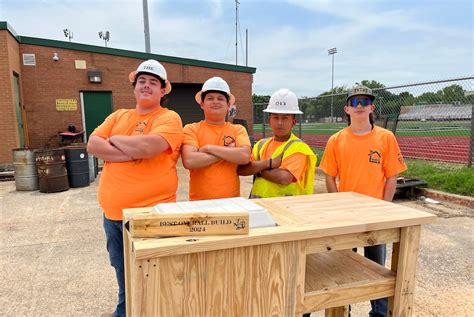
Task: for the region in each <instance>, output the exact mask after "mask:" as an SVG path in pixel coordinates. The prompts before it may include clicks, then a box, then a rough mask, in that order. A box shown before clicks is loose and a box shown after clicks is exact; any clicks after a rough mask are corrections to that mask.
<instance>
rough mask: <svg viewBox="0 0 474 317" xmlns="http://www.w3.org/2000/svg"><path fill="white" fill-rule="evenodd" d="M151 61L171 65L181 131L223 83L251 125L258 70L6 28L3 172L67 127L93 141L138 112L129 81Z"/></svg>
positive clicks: (0, 39)
mask: <svg viewBox="0 0 474 317" xmlns="http://www.w3.org/2000/svg"><path fill="white" fill-rule="evenodd" d="M146 59H156V60H158V61H160V62H161V63H162V64H163V65H164V66H165V68H166V70H167V72H168V78H169V80H170V82H171V83H172V86H173V89H172V91H171V94H170V95H168V96H167V100H166V101H165V102H164V104H165V105H166V106H167V107H168V108H170V109H172V110H174V111H176V112H178V113H179V114H180V116H181V118H182V120H183V124H186V123H189V122H195V121H199V120H201V119H202V118H203V114H202V111H201V109H200V108H199V106H198V105H197V104H196V102H195V101H194V94H195V93H196V92H197V91H199V90H200V88H201V86H202V84H203V83H204V81H205V80H207V79H208V78H210V77H212V76H220V77H222V78H224V79H225V80H226V81H227V82H228V83H229V85H230V87H231V91H232V93H233V94H234V95H235V97H236V105H237V109H238V110H237V118H240V119H244V120H246V121H247V122H248V123H249V126H250V127H251V126H252V120H253V109H252V81H253V74H254V73H255V71H256V69H255V68H251V67H243V66H236V65H230V64H222V63H214V62H207V61H200V60H194V59H186V58H178V57H171V56H163V55H156V54H148V53H142V52H135V51H128V50H120V49H113V48H105V47H99V46H93V45H85V44H77V43H71V42H63V41H55V40H47V39H41V38H33V37H25V36H19V35H17V34H16V33H15V31H14V30H13V29H12V28H11V26H10V25H9V24H8V23H7V22H0V94H1V96H0V114H1V117H2V120H1V121H0V167H1V166H5V165H10V164H11V163H12V151H11V150H12V149H14V148H18V147H24V146H25V145H28V144H29V147H30V148H38V149H39V148H51V147H57V146H60V143H59V141H60V138H59V133H60V132H64V131H67V129H68V126H69V125H74V126H75V127H76V129H77V130H85V131H86V137H87V135H88V134H90V133H91V132H92V131H93V129H94V128H95V127H96V126H97V124H99V123H100V122H102V121H103V119H104V118H105V117H106V116H107V115H108V114H109V113H111V112H112V111H114V110H116V109H119V108H134V107H135V98H134V96H133V87H132V86H131V84H130V82H129V81H128V74H129V73H130V72H131V71H132V70H134V69H136V68H137V66H138V65H139V64H140V63H141V62H142V61H143V60H146Z"/></svg>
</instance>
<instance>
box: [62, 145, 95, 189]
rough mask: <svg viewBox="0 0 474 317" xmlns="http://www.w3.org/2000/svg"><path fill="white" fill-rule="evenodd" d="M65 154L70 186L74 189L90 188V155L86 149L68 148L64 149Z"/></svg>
mask: <svg viewBox="0 0 474 317" xmlns="http://www.w3.org/2000/svg"><path fill="white" fill-rule="evenodd" d="M64 154H65V155H66V169H67V175H68V179H69V186H71V187H72V188H75V187H85V186H89V183H90V177H89V155H88V154H87V151H86V148H85V147H81V146H67V147H65V148H64Z"/></svg>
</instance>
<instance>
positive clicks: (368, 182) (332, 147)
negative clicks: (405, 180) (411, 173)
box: [319, 126, 407, 199]
mask: <svg viewBox="0 0 474 317" xmlns="http://www.w3.org/2000/svg"><path fill="white" fill-rule="evenodd" d="M319 167H320V168H321V169H322V170H323V171H324V173H326V174H327V175H330V176H339V186H338V191H340V192H349V191H352V192H357V193H360V194H364V195H368V196H372V197H375V198H379V199H383V193H384V189H385V180H386V179H387V178H389V177H392V176H395V175H397V174H399V173H401V172H403V171H405V170H406V169H407V167H406V165H405V162H404V161H403V156H402V154H401V152H400V148H399V147H398V143H397V140H396V139H395V136H394V135H393V133H392V132H390V131H388V130H385V129H383V128H380V127H378V126H374V128H373V129H372V131H370V132H369V133H368V134H366V135H362V136H361V135H356V134H354V133H352V131H351V128H350V127H346V128H344V129H342V130H341V131H339V132H337V133H336V134H334V135H332V136H331V137H330V138H329V140H328V143H327V145H326V149H325V150H324V155H323V158H322V160H321V164H320V166H319Z"/></svg>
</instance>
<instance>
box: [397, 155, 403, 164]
mask: <svg viewBox="0 0 474 317" xmlns="http://www.w3.org/2000/svg"><path fill="white" fill-rule="evenodd" d="M398 161H399V162H400V164H403V156H402V153H398Z"/></svg>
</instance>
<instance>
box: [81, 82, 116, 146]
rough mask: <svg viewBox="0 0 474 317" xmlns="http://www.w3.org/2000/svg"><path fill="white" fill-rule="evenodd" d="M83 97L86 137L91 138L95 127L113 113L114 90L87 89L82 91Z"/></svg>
mask: <svg viewBox="0 0 474 317" xmlns="http://www.w3.org/2000/svg"><path fill="white" fill-rule="evenodd" d="M82 98H83V99H82V100H83V105H84V122H85V125H86V137H87V138H89V136H90V135H91V133H92V132H93V131H94V129H95V128H97V127H98V126H99V125H100V124H101V123H102V122H104V120H105V118H107V116H108V115H109V114H111V113H112V92H109V91H85V92H82Z"/></svg>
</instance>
